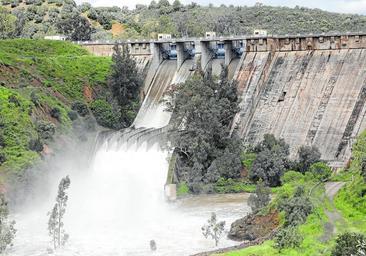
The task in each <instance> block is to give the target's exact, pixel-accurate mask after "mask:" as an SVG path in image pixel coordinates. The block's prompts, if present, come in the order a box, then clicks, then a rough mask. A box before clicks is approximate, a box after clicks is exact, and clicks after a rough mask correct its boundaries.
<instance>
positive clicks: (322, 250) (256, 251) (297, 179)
mask: <svg viewBox="0 0 366 256" xmlns="http://www.w3.org/2000/svg"><path fill="white" fill-rule="evenodd" d="M284 181H285V183H284V185H283V186H281V187H279V188H277V189H276V190H275V192H276V197H275V199H274V200H273V201H272V203H271V205H270V207H271V208H275V207H276V205H277V203H278V202H279V199H280V198H287V197H290V196H292V195H293V193H294V191H295V189H296V187H297V186H299V185H302V186H305V190H306V191H307V192H306V193H309V191H310V190H311V189H312V188H313V189H312V194H311V197H310V198H311V201H312V203H313V205H314V207H315V208H314V211H313V213H312V214H310V215H309V216H308V218H307V221H306V222H305V223H304V224H302V225H300V226H299V232H300V234H301V235H302V236H303V238H304V239H303V241H302V243H301V245H300V246H299V247H298V248H287V249H284V250H281V251H279V250H278V249H276V248H275V247H274V243H275V242H274V241H273V240H270V241H266V242H264V243H263V244H261V245H258V246H251V247H249V248H245V249H241V250H237V251H232V252H228V253H223V254H218V255H221V256H276V255H285V256H304V255H305V256H306V255H308V256H313V255H329V254H330V250H329V248H330V247H331V246H332V243H333V240H331V241H329V242H328V243H322V242H320V237H321V236H322V235H323V233H324V228H323V227H324V224H325V222H326V221H327V216H326V215H325V209H326V208H327V207H329V202H327V201H328V200H327V199H326V198H325V197H324V186H323V185H318V186H315V184H316V183H317V181H316V180H313V179H311V177H310V176H308V175H302V174H301V173H295V172H288V173H287V175H285V176H284Z"/></svg>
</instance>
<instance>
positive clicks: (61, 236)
mask: <svg viewBox="0 0 366 256" xmlns="http://www.w3.org/2000/svg"><path fill="white" fill-rule="evenodd" d="M69 187H70V178H69V176H66V177H65V178H63V179H61V181H60V184H59V185H58V193H57V197H56V203H55V205H54V206H53V208H52V211H51V212H49V213H48V215H49V216H50V217H49V219H48V232H49V235H50V237H51V238H52V243H53V247H54V249H57V248H58V247H60V246H63V245H65V243H66V241H67V240H68V237H69V235H68V234H66V233H65V230H64V228H63V226H64V223H63V217H64V215H65V212H66V205H67V200H68V195H67V194H66V190H67V189H68V188H69Z"/></svg>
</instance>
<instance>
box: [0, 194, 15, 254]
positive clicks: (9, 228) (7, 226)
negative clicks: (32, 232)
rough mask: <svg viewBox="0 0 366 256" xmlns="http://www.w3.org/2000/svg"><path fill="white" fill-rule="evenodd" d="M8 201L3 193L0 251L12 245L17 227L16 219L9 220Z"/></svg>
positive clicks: (0, 202)
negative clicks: (15, 226)
mask: <svg viewBox="0 0 366 256" xmlns="http://www.w3.org/2000/svg"><path fill="white" fill-rule="evenodd" d="M8 217H9V208H8V202H7V201H6V199H5V196H4V195H3V194H0V253H2V252H4V251H5V249H6V248H7V247H9V246H12V245H13V244H12V242H13V239H14V237H15V233H16V229H15V228H14V225H15V221H9V220H8Z"/></svg>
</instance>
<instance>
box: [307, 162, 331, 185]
mask: <svg viewBox="0 0 366 256" xmlns="http://www.w3.org/2000/svg"><path fill="white" fill-rule="evenodd" d="M309 171H310V172H311V173H312V174H313V175H314V177H315V178H316V179H318V180H319V181H325V180H327V179H328V178H329V177H330V176H331V175H332V169H331V168H330V167H329V166H328V165H327V164H326V163H323V162H317V163H314V164H312V165H311V166H310V168H309Z"/></svg>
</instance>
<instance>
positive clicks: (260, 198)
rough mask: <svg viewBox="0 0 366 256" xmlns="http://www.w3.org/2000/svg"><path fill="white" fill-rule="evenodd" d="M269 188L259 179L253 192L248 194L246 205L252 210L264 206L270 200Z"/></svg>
mask: <svg viewBox="0 0 366 256" xmlns="http://www.w3.org/2000/svg"><path fill="white" fill-rule="evenodd" d="M270 194H271V190H270V189H269V188H268V187H266V186H265V185H264V184H263V182H262V181H259V182H258V184H257V186H256V188H255V192H254V193H252V194H250V196H249V199H248V205H249V206H250V208H252V211H253V212H257V211H259V210H261V209H262V208H264V207H266V206H267V205H268V203H269V202H270V201H271V196H270Z"/></svg>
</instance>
